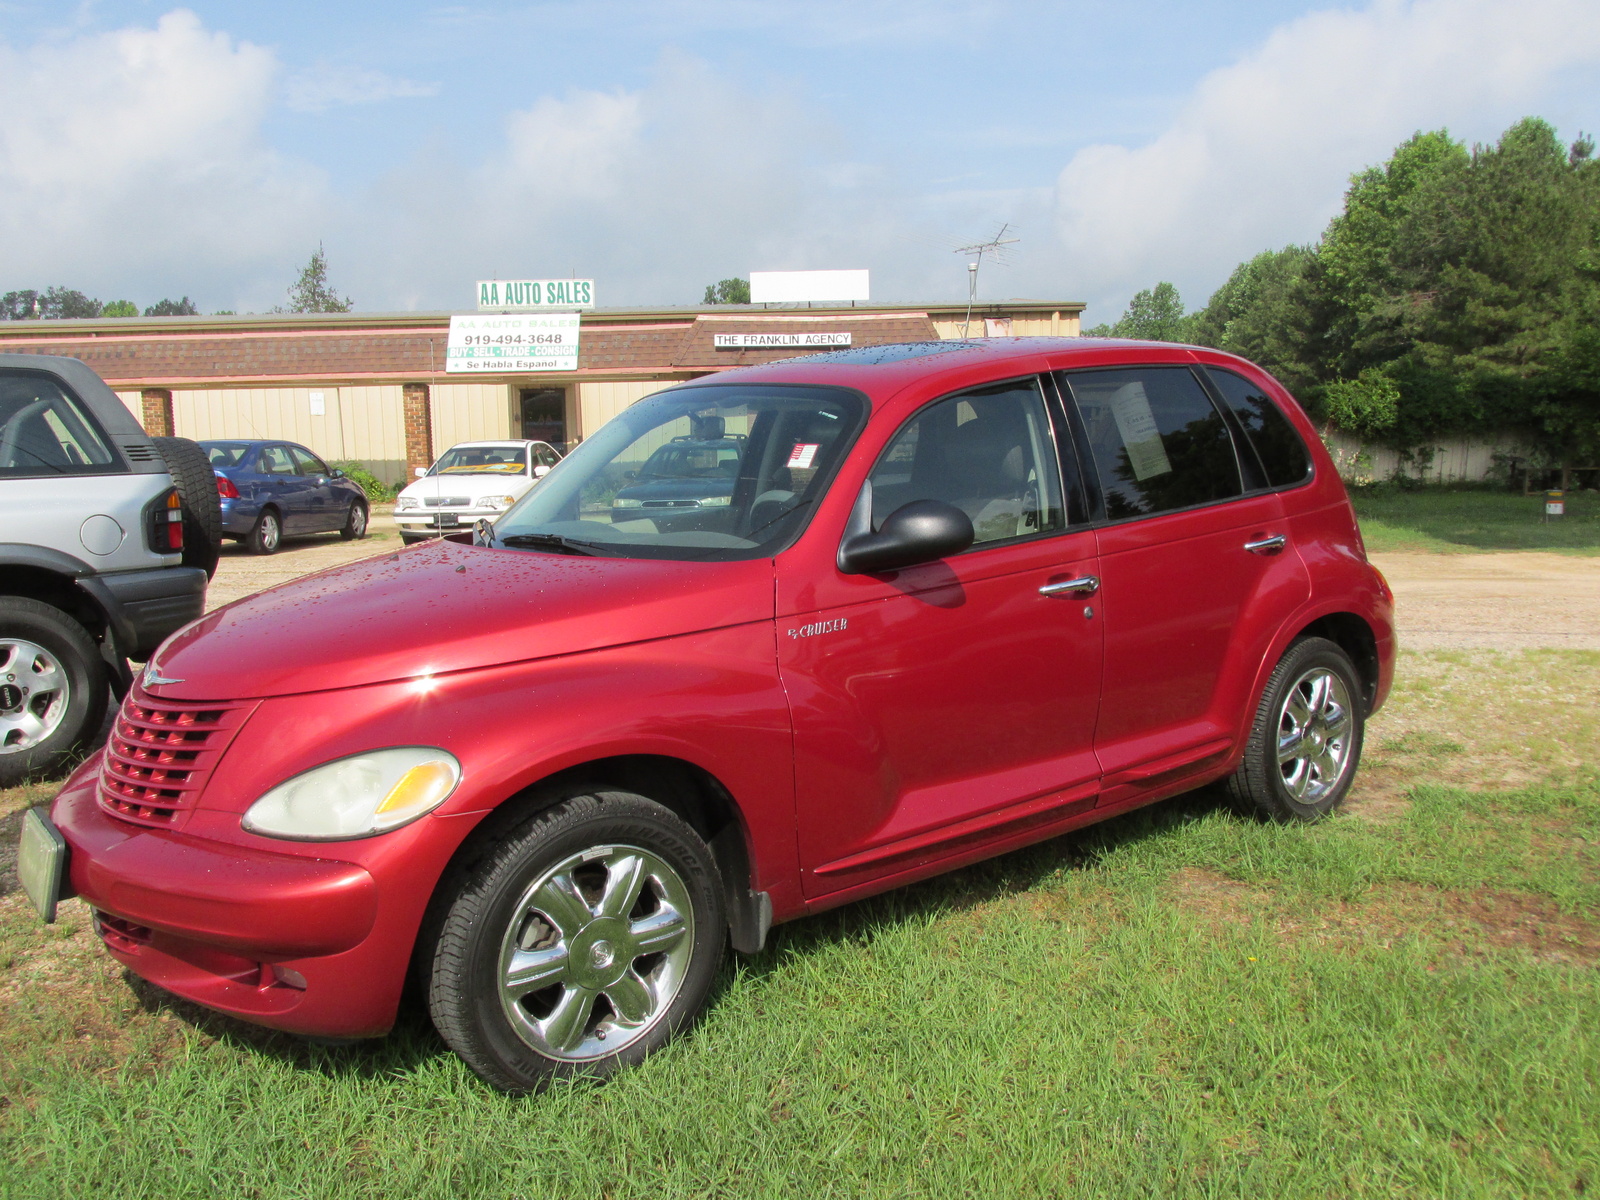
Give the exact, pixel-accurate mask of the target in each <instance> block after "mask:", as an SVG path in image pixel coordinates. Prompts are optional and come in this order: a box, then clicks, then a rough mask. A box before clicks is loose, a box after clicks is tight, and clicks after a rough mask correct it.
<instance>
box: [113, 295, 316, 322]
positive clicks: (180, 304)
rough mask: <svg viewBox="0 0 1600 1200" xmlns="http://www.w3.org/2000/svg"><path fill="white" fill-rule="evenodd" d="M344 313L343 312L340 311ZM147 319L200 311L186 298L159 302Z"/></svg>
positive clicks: (155, 304) (152, 306)
mask: <svg viewBox="0 0 1600 1200" xmlns="http://www.w3.org/2000/svg"><path fill="white" fill-rule="evenodd" d="M338 311H343V310H338ZM144 315H145V316H147V317H197V316H199V315H200V310H199V309H198V308H196V307H195V306H194V301H193V300H191V299H189V297H188V296H185V297H184V298H183V299H182V300H158V301H156V303H154V304H152V305H151V306H150V307H149V308H147V309H145V310H144Z"/></svg>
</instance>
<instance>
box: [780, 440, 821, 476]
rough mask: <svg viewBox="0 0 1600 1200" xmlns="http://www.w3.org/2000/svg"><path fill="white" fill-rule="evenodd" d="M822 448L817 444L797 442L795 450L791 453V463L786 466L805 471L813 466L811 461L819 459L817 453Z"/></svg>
mask: <svg viewBox="0 0 1600 1200" xmlns="http://www.w3.org/2000/svg"><path fill="white" fill-rule="evenodd" d="M821 448H822V447H821V446H820V445H819V444H818V443H815V442H797V443H796V444H795V448H794V449H793V450H792V451H790V453H789V461H788V463H787V464H786V465H787V466H791V467H799V468H800V469H801V470H805V469H806V468H807V467H809V466H810V465H811V461H812V460H813V459H814V458H816V457H817V451H818V450H820V449H821Z"/></svg>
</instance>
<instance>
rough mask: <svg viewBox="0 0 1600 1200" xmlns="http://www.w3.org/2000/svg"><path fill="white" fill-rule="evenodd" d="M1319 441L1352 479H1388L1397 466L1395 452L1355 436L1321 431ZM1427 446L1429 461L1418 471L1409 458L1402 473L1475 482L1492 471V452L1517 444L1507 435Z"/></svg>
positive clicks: (1502, 451)
mask: <svg viewBox="0 0 1600 1200" xmlns="http://www.w3.org/2000/svg"><path fill="white" fill-rule="evenodd" d="M1322 440H1323V441H1324V442H1325V443H1326V444H1327V447H1328V453H1330V454H1332V455H1333V461H1334V463H1335V464H1337V465H1338V468H1339V474H1340V475H1342V476H1344V478H1346V479H1348V480H1350V481H1352V482H1357V483H1369V482H1373V481H1381V480H1384V479H1389V478H1391V477H1392V476H1393V475H1394V473H1395V472H1396V471H1397V470H1399V469H1400V465H1401V464H1400V454H1399V452H1398V451H1396V450H1391V449H1390V448H1389V447H1387V446H1364V445H1362V443H1361V442H1360V440H1359V439H1357V438H1353V437H1350V436H1349V435H1347V434H1344V433H1340V432H1339V431H1337V430H1334V431H1332V432H1330V433H1326V434H1324V435H1323V438H1322ZM1431 449H1432V450H1433V460H1432V461H1431V462H1429V463H1428V465H1427V467H1426V468H1425V469H1422V470H1419V469H1418V467H1419V464H1418V463H1417V462H1416V461H1415V460H1413V461H1411V462H1408V463H1407V464H1406V466H1405V473H1406V474H1407V475H1409V476H1411V477H1412V478H1419V477H1420V478H1422V479H1425V480H1427V481H1428V482H1429V483H1477V482H1480V481H1482V480H1484V479H1487V478H1488V477H1489V475H1490V473H1491V472H1492V471H1493V470H1494V466H1495V462H1494V460H1495V456H1496V455H1510V454H1516V453H1518V452H1519V445H1518V443H1517V442H1516V439H1515V438H1513V437H1511V436H1505V437H1500V438H1441V439H1440V440H1439V441H1438V442H1436V443H1434V444H1433V445H1432V447H1431Z"/></svg>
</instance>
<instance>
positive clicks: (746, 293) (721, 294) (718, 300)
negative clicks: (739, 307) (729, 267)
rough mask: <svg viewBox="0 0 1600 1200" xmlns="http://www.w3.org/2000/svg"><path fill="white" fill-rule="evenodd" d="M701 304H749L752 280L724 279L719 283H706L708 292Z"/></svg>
mask: <svg viewBox="0 0 1600 1200" xmlns="http://www.w3.org/2000/svg"><path fill="white" fill-rule="evenodd" d="M700 303H701V304H749V303H750V281H749V280H748V279H739V278H737V277H735V278H733V279H723V280H720V281H718V282H717V283H708V284H707V285H706V294H705V297H704V299H702V300H701V301H700Z"/></svg>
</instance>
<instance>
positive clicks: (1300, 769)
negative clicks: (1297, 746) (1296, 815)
mask: <svg viewBox="0 0 1600 1200" xmlns="http://www.w3.org/2000/svg"><path fill="white" fill-rule="evenodd" d="M1310 782H1311V764H1310V763H1308V762H1307V761H1306V760H1305V759H1300V760H1299V761H1298V762H1297V763H1296V764H1295V769H1294V771H1293V772H1292V773H1290V774H1289V775H1287V776H1285V777H1284V780H1283V786H1284V787H1286V788H1288V789H1289V794H1290V795H1291V796H1293V797H1294V798H1295V799H1296V800H1299V799H1301V798H1302V797H1303V796H1304V795H1305V794H1306V786H1307V785H1308V784H1309V783H1310Z"/></svg>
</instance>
